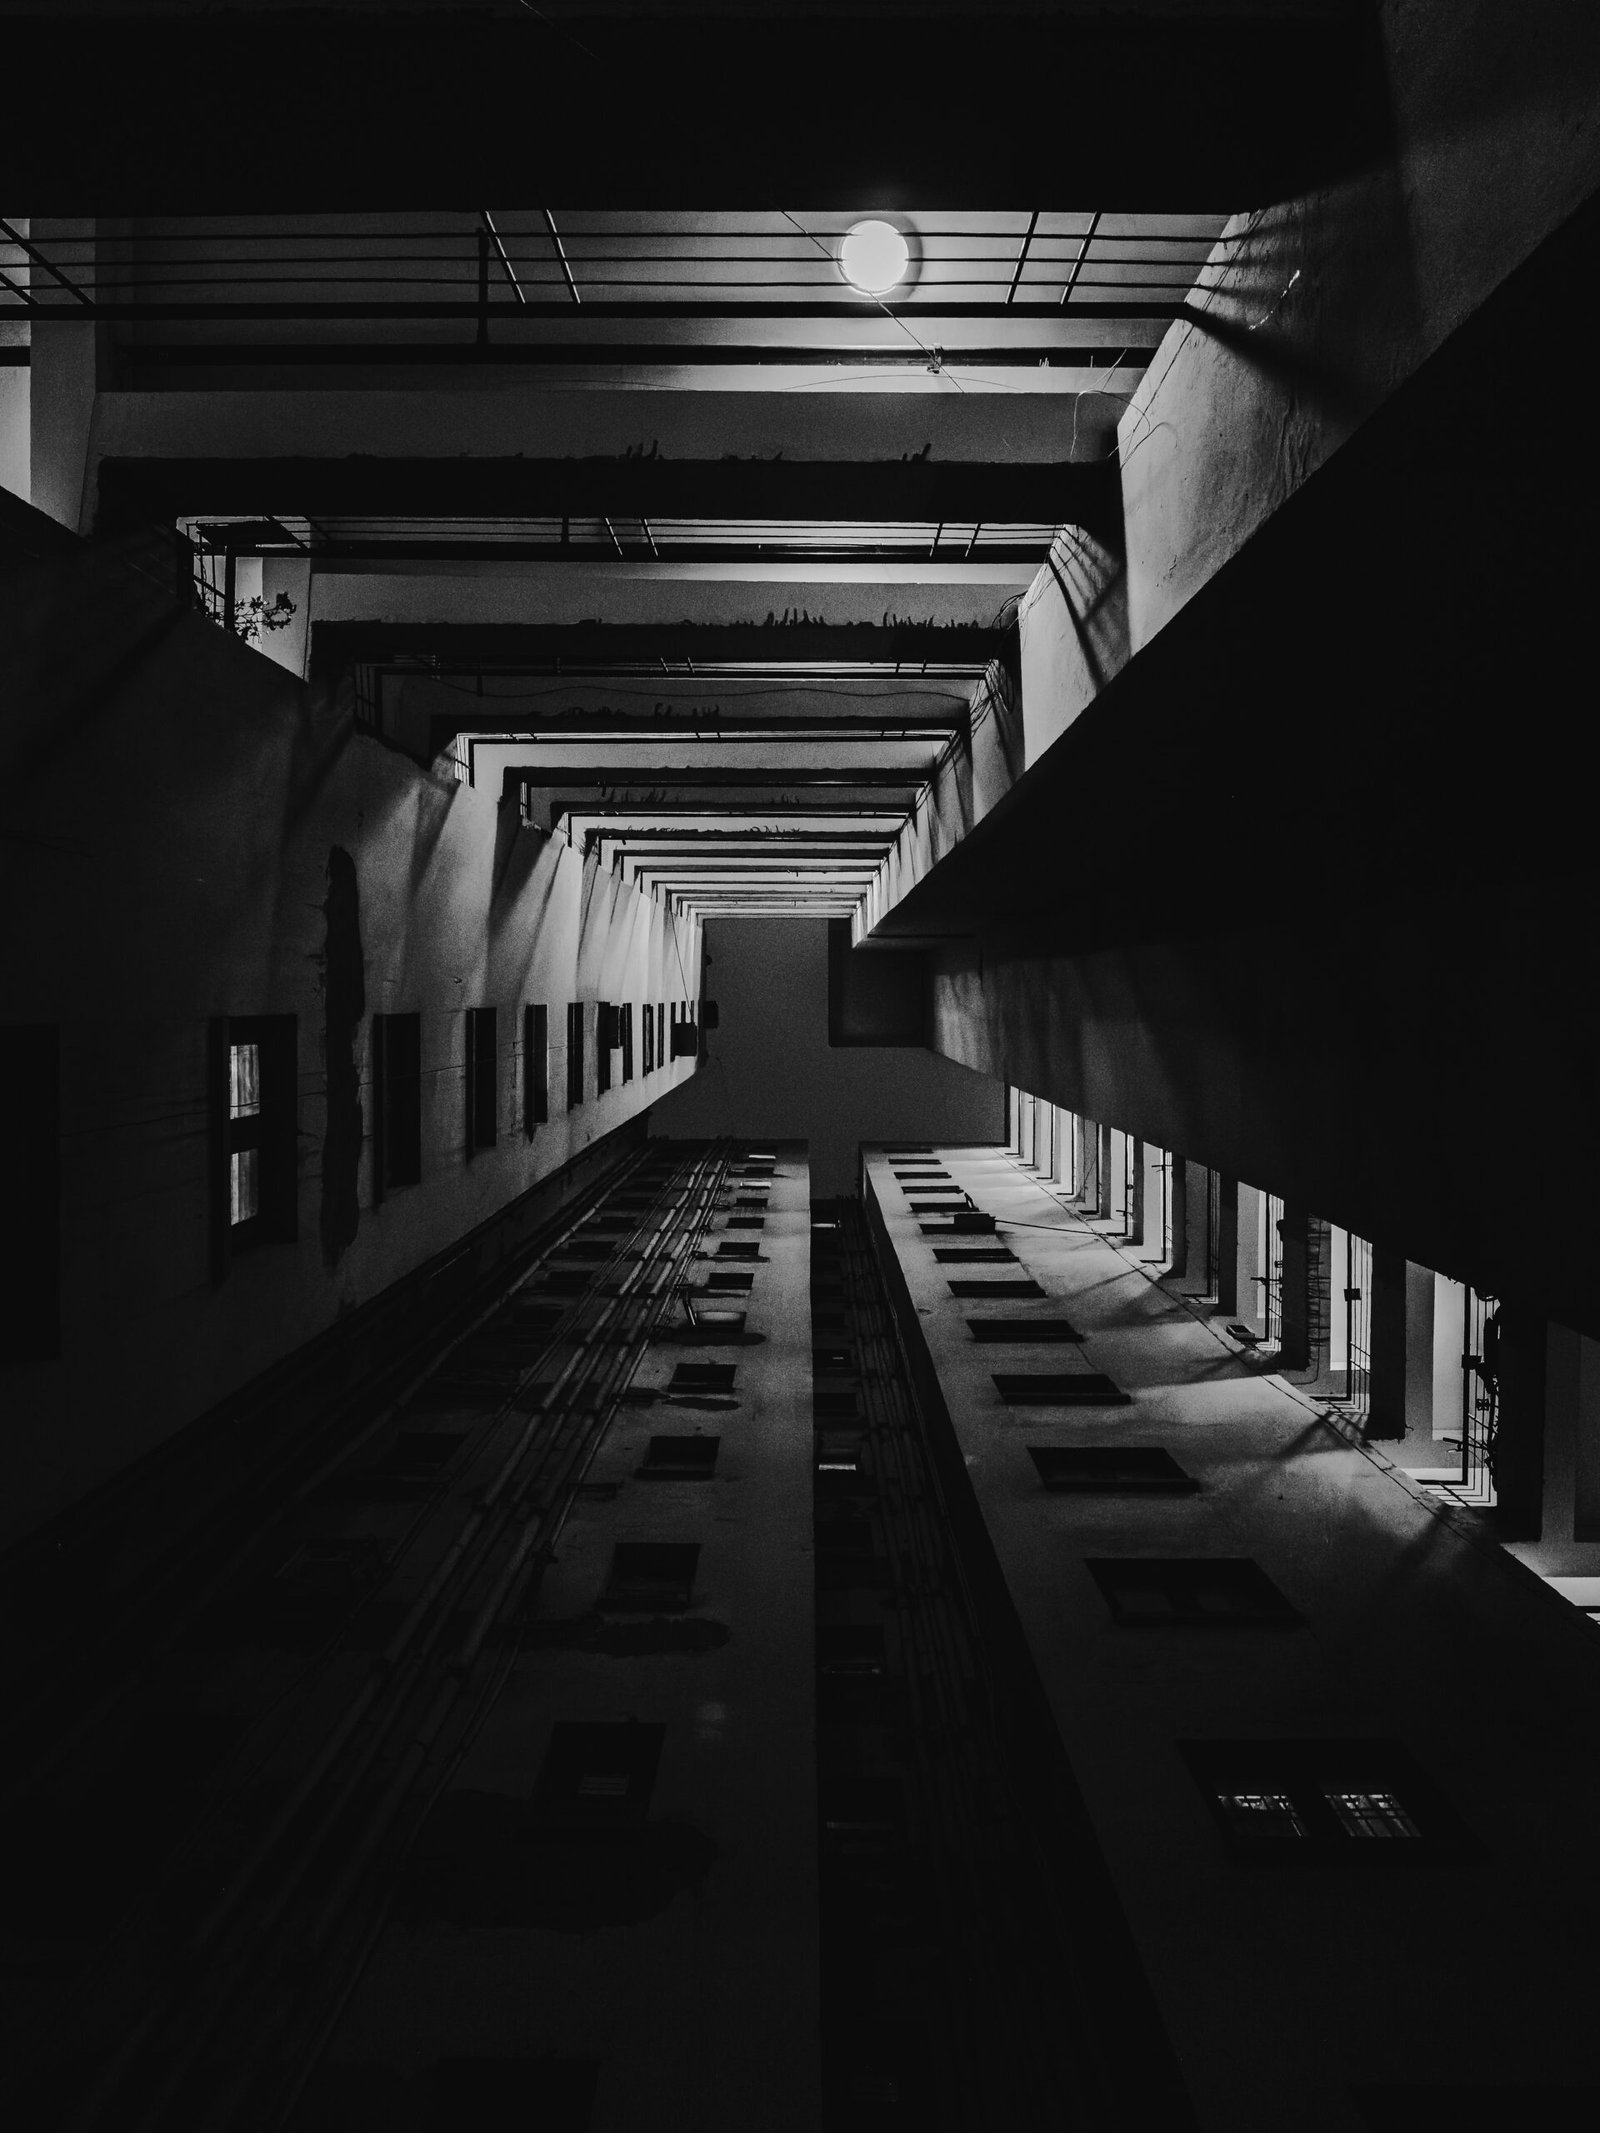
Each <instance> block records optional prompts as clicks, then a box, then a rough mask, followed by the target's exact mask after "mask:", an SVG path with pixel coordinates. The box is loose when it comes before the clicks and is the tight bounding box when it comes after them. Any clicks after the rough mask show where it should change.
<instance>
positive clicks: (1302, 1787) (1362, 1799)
mask: <svg viewBox="0 0 1600 2133" xmlns="http://www.w3.org/2000/svg"><path fill="white" fill-rule="evenodd" d="M1179 1748H1180V1752H1181V1754H1182V1755H1183V1758H1184V1760H1185V1762H1186V1763H1187V1764H1188V1765H1189V1768H1190V1771H1191V1772H1192V1774H1193V1776H1194V1778H1195V1781H1196V1782H1197V1784H1198V1785H1199V1787H1200V1789H1201V1791H1202V1793H1203V1794H1204V1795H1205V1798H1206V1801H1207V1804H1208V1805H1209V1806H1210V1808H1211V1811H1212V1813H1213V1815H1214V1816H1215V1817H1216V1819H1217V1822H1218V1824H1219V1825H1220V1827H1221V1829H1222V1833H1223V1836H1224V1838H1225V1840H1226V1842H1227V1845H1228V1848H1229V1849H1230V1850H1231V1851H1234V1852H1236V1853H1238V1854H1239V1855H1240V1856H1241V1857H1254V1858H1262V1857H1278V1858H1282V1857H1285V1856H1289V1857H1301V1858H1307V1857H1314V1856H1316V1855H1318V1854H1321V1855H1322V1856H1323V1857H1328V1856H1336V1857H1338V1858H1340V1859H1341V1860H1349V1861H1351V1862H1352V1863H1355V1862H1356V1861H1358V1860H1361V1861H1371V1862H1372V1863H1374V1864H1376V1863H1378V1862H1380V1861H1383V1860H1403V1859H1406V1858H1410V1859H1413V1860H1423V1859H1427V1858H1429V1857H1433V1858H1443V1857H1444V1856H1445V1855H1446V1853H1447V1852H1450V1851H1452V1850H1453V1849H1458V1848H1459V1847H1460V1846H1461V1844H1462V1843H1463V1841H1464V1839H1465V1834H1466V1833H1465V1831H1464V1830H1463V1829H1462V1827H1461V1824H1460V1822H1459V1821H1458V1820H1457V1818H1456V1816H1455V1814H1454V1812H1453V1811H1452V1810H1451V1808H1450V1807H1449V1806H1448V1805H1447V1804H1446V1803H1445V1801H1444V1800H1443V1799H1442V1798H1441V1797H1440V1796H1439V1794H1438V1793H1436V1792H1435V1791H1434V1789H1433V1786H1432V1785H1431V1784H1430V1783H1429V1781H1428V1780H1427V1778H1426V1777H1425V1776H1424V1775H1423V1773H1422V1772H1421V1771H1420V1770H1419V1769H1418V1768H1417V1766H1416V1765H1415V1764H1414V1763H1413V1762H1412V1760H1411V1758H1410V1756H1409V1755H1408V1754H1407V1753H1406V1751H1405V1750H1404V1749H1403V1748H1402V1747H1401V1746H1400V1744H1399V1743H1398V1742H1397V1741H1382V1740H1376V1741H1375V1740H1292V1741H1264V1740H1250V1741H1184V1742H1180V1744H1179Z"/></svg>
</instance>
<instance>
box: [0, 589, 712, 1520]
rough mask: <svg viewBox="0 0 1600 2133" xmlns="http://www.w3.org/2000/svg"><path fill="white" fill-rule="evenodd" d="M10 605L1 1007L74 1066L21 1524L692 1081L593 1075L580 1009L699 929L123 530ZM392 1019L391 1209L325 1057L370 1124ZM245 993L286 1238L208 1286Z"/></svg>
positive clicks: (676, 1069) (14, 1464) (634, 983)
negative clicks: (491, 1088) (286, 1176)
mask: <svg viewBox="0 0 1600 2133" xmlns="http://www.w3.org/2000/svg"><path fill="white" fill-rule="evenodd" d="M0 606H3V611H4V616H5V626H4V631H3V645H4V649H3V653H0V657H3V661H4V681H3V693H4V696H5V700H6V702H7V705H8V713H9V716H8V722H7V726H6V730H5V736H4V743H3V749H4V784H3V788H0V789H3V792H4V802H3V805H4V808H5V816H6V821H5V831H6V834H5V839H4V859H3V861H0V865H3V868H4V887H3V892H0V902H3V908H4V910H5V913H6V927H7V934H8V939H7V944H6V954H5V961H6V971H7V991H6V999H5V1010H4V1011H5V1017H6V1019H7V1020H8V1021H13V1022H30V1021H42V1022H55V1023H59V1024H60V1025H61V1057H62V1084H63V1085H62V1147H63V1175H62V1202H63V1204H62V1286H63V1352H62V1355H61V1358H60V1360H59V1361H57V1362H51V1363H41V1364H36V1365H32V1366H28V1367H17V1366H15V1365H12V1366H11V1367H9V1368H7V1369H6V1373H5V1374H6V1380H7V1382H6V1386H5V1404H6V1407H7V1410H8V1419H9V1422H10V1428H11V1436H10V1446H9V1458H10V1467H9V1478H10V1483H11V1487H10V1490H9V1492H8V1498H7V1506H6V1512H5V1530H6V1531H7V1532H9V1533H16V1532H18V1531H22V1530H25V1529H26V1528H27V1527H28V1526H30V1525H31V1524H33V1523H34V1522H36V1521H37V1520H38V1519H39V1518H40V1517H42V1516H44V1515H46V1514H47V1513H48V1512H50V1511H51V1510H53V1509H55V1508H57V1507H59V1506H60V1505H62V1504H63V1503H65V1502H67V1501H70V1500H71V1499H72V1498H73V1497H74V1496H75V1495H77V1494H78V1493H80V1492H81V1491H82V1490H84V1489H85V1488H87V1487H89V1486H90V1485H92V1484H93V1483H95V1482H97V1481H98V1480H100V1479H102V1478H103V1477H104V1476H106V1475H107V1474H109V1473H111V1472H112V1471H114V1470H115V1469H116V1468H117V1467H119V1466H120V1465H122V1464H123V1463H125V1462H126V1461H127V1460H129V1459H130V1458H132V1457H134V1456H136V1455H137V1454H138V1453H140V1452H142V1451H144V1450H146V1449H148V1448H149V1447H151V1446H153V1445H155V1444H156V1443H158V1442H160V1441H161V1440H162V1439H164V1438H165V1437H167V1436H168V1435H170V1434H171V1433H172V1432H173V1431H175V1430H177V1429H178V1428H180V1427H181V1426H182V1425H183V1424H185V1423H186V1422H188V1421H189V1420H191V1419H192V1418H194V1417H196V1416H197V1415H199V1414H201V1413H203V1412H205V1411H207V1410H208V1409H209V1408H211V1407H212V1406H213V1405H214V1404H215V1403H216V1402H217V1401H219V1400H220V1399H222V1398H223V1397H224V1396H225V1395H227V1394H228V1393H230V1392H231V1391H233V1390H234V1389H236V1388H238V1387H240V1386H241V1385H243V1384H245V1383H247V1382H248V1381H249V1380H250V1379H251V1378H252V1376H254V1375H255V1374H256V1373H258V1372H259V1371H261V1370H262V1369H263V1368H264V1367H265V1366H266V1365H268V1364H269V1363H271V1362H273V1361H275V1360H276V1359H277V1358H279V1357H281V1356H283V1355H285V1354H287V1353H289V1352H291V1351H292V1350H293V1349H294V1348H296V1347H297V1346H299V1345H300V1344H301V1343H303V1342H304V1341H306V1340H307V1339H309V1338H310V1337H311V1336H312V1335H314V1334H316V1333H318V1332H319V1331H321V1330H322V1329H324V1328H325V1327H327V1326H329V1325H330V1324H332V1323H333V1322H334V1321H335V1319H336V1318H337V1317H338V1316H339V1315H340V1313H341V1312H344V1311H346V1310H348V1309H350V1308H351V1307H353V1306H354V1305H357V1304H359V1303H362V1302H364V1301H366V1300H367V1299H369V1298H371V1297H373V1296H375V1295H376V1294H378V1293H379V1292H380V1291H382V1290H383V1289H384V1288H385V1287H386V1286H387V1285H388V1284H389V1283H391V1282H393V1281H394V1280H396V1279H397V1278H398V1277H399V1276H401V1275H402V1274H404V1273H406V1272H408V1271H409V1270H411V1269H412V1268H414V1267H416V1266H418V1265H419V1264H420V1263H421V1262H422V1261H424V1260H426V1259H427V1258H429V1257H430V1256H431V1255H433V1254H435V1253H437V1252H439V1251H441V1250H442V1249H444V1248H445V1247H447V1246H448V1245H450V1244H451V1243H452V1242H454V1240H455V1239H457V1238H458V1237H460V1236H461V1235H463V1234H464V1233H465V1232H466V1231H467V1230H469V1229H471V1228H472V1227H473V1226H474V1225H475V1224H478V1223H480V1222H482V1221H484V1220H485V1219H486V1218H487V1217H489V1216H490V1215H492V1214H493V1213H495V1212H496V1211H497V1210H498V1209H499V1208H501V1207H503V1206H504V1205H505V1204H506V1203H507V1202H508V1201H509V1200H511V1199H512V1198H513V1197H515V1196H516V1195H517V1194H518V1193H520V1192H522V1191H524V1190H525V1189H526V1188H528V1187H529V1186H531V1185H532V1184H533V1183H535V1182H536V1181H537V1180H538V1179H540V1178H542V1177H544V1176H546V1175H548V1174H549V1173H550V1172H551V1171H552V1170H554V1169H556V1168H557V1167H559V1166H560V1165H561V1164H562V1163H563V1162H564V1161H565V1160H566V1159H567V1158H568V1157H569V1155H571V1154H573V1153H574V1152H576V1151H577V1150H579V1149H581V1148H583V1147H584V1146H585V1145H587V1144H588V1143H590V1142H592V1141H593V1140H595V1139H596V1138H598V1137H599V1136H601V1135H603V1134H605V1133H607V1132H608V1131H610V1130H611V1129H612V1128H614V1127H616V1126H618V1125H620V1124H621V1123H622V1122H623V1121H624V1120H626V1119H627V1118H629V1117H631V1116H633V1115H635V1114H636V1113H637V1112H638V1111H639V1110H640V1109H641V1108H642V1107H643V1106H645V1105H646V1104H648V1102H649V1101H650V1100H651V1099H652V1098H653V1097H654V1096H655V1095H656V1094H657V1093H658V1092H662V1091H665V1090H666V1089H668V1088H671V1087H672V1086H674V1085H676V1084H679V1083H682V1082H683V1081H685V1080H687V1079H688V1078H689V1077H690V1075H691V1074H692V1073H693V1071H694V1064H695V1063H694V1062H693V1061H692V1060H678V1061H675V1062H671V1063H669V1064H668V1065H667V1066H666V1067H664V1068H662V1069H659V1070H658V1071H657V1072H656V1073H655V1074H654V1075H652V1076H651V1077H649V1078H648V1079H645V1078H642V1076H640V1077H638V1078H635V1079H634V1080H633V1081H632V1082H631V1083H629V1084H626V1085H623V1084H622V1083H621V1082H620V1075H619V1077H618V1079H617V1081H616V1083H615V1085H614V1086H613V1087H612V1088H611V1089H610V1091H609V1092H608V1093H606V1094H605V1095H603V1096H599V1097H596V1095H595V1071H594V1057H593V1033H594V1028H595V1015H594V1003H595V1001H596V1000H598V999H607V1000H612V1001H619V1002H620V1001H627V1000H632V1001H635V1002H638V1003H643V1002H644V1001H647V1000H666V999H676V998H679V997H681V996H682V995H683V994H684V992H685V990H687V991H689V992H690V993H692V992H693V991H694V990H695V989H696V988H697V982H698V970H699V954H700V941H699V934H698V930H697V929H696V928H695V927H694V926H693V925H692V924H688V923H684V922H680V924H679V926H678V929H677V933H678V938H677V942H676V947H674V944H673V941H672V938H671V933H670V929H669V927H668V923H667V921H666V919H665V918H664V916H663V913H662V911H661V910H660V908H659V907H658V906H657V905H656V904H655V903H653V902H652V901H651V900H649V899H648V898H644V897H641V896H640V895H639V894H637V892H635V891H634V890H632V889H628V888H625V887H623V886H622V884H621V883H620V882H618V881H616V880H615V879H613V878H611V877H609V876H605V877H603V876H601V875H600V874H599V872H598V870H597V869H596V868H595V867H594V866H593V865H586V864H585V863H584V861H583V860H582V859H581V857H580V856H579V855H577V854H575V853H573V852H572V851H570V850H569V849H568V848H567V846H566V844H565V842H564V840H555V839H551V838H549V837H547V836H545V835H543V834H542V833H540V832H537V831H533V830H528V829H524V828H523V827H521V825H520V823H519V822H518V820H517V818H516V815H515V811H514V810H512V809H502V808H501V807H500V806H499V805H498V795H497V794H494V793H490V792H486V791H482V790H477V791H475V790H473V789H471V788H469V787H467V786H464V785H458V784H456V783H454V782H453V781H447V780H445V779H443V778H441V777H439V776H436V775H433V774H430V773H428V772H426V771H423V770H420V769H419V768H418V767H417V766H416V765H415V764H414V763H412V762H411V761H410V760H409V759H407V758H405V757H403V756H400V755H398V754H396V753H394V752H392V751H390V750H388V749H386V748H384V747H383V746H381V745H380V744H379V743H378V742H376V741H374V740H371V739H368V738H366V737H364V736H362V735H359V734H358V733H356V732H355V730H354V729H353V727H352V725H351V723H350V720H349V718H348V716H347V715H346V714H345V713H343V712H342V711H341V710H339V709H338V708H337V707H336V706H335V704H334V702H333V701H332V700H331V699H330V698H328V697H326V696H314V695H313V693H312V691H311V690H310V689H308V688H307V686H306V685H305V684H304V683H302V682H300V681H299V680H298V679H297V678H295V677H294V676H293V675H291V674H289V673H286V672H285V671H284V670H283V669H282V668H281V667H280V666H278V665H277V664H275V663H274V662H273V661H271V660H269V659H267V658H264V657H262V656H261V655H260V654H259V653H257V652H254V651H252V650H250V649H248V648H247V647H245V646H244V645H243V644H241V643H239V642H238V641H237V640H235V639H233V638H230V637H229V636H228V635H226V634H225V633H224V632H223V631H222V630H221V629H220V628H218V627H217V626H216V625H214V624H212V623H210V622H208V621H207V620H205V619H204V618H203V617H202V616H200V615H198V614H196V613H194V612H193V611H192V610H186V609H185V608H184V607H183V606H182V605H180V604H179V603H178V602H177V601H176V600H174V599H173V598H172V597H171V596H170V594H169V593H168V592H166V591H165V590H164V589H163V588H162V587H161V586H160V585H159V584H158V583H156V582H155V580H154V579H153V578H151V577H149V576H146V575H145V574H143V572H142V571H141V570H139V569H137V568H134V567H130V566H129V565H127V564H125V563H124V562H122V561H120V560H118V559H117V557H116V556H114V555H111V554H108V553H106V552H104V551H92V550H88V549H85V550H83V551H81V552H79V553H77V554H75V555H73V556H71V557H69V558H67V559H66V560H65V561H63V562H62V563H60V564H58V565H51V566H48V567H35V568H32V569H30V570H27V571H24V572H19V573H17V574H15V575H13V576H12V577H10V578H9V579H8V580H7V581H6V582H5V583H4V585H3V586H0ZM680 957H681V962H682V967H683V970H684V972H685V973H686V977H687V985H686V984H685V980H684V978H682V977H680V975H679V963H680ZM574 1000H582V1001H585V1002H587V1003H588V1006H589V1014H588V1024H587V1034H588V1041H587V1044H586V1050H587V1052H588V1058H587V1060H586V1065H585V1087H586V1095H587V1100H586V1101H585V1103H584V1104H583V1105H582V1107H581V1108H580V1109H578V1110H575V1111H573V1112H572V1113H570V1114H569V1113H568V1112H567V1110H566V1109H565V1103H564V1094H565V1061H564V1044H565V1034H566V1012H565V1010H566V1006H567V1003H568V1002H569V1001H574ZM540 1001H543V1002H544V1003H545V1004H546V1006H547V1008H548V1011H549V1031H550V1047H551V1059H550V1113H551V1115H550V1119H549V1122H548V1124H547V1125H541V1126H540V1127H539V1128H538V1129H537V1131H536V1133H535V1135H534V1137H533V1138H532V1139H531V1140H529V1139H528V1138H526V1137H525V1135H524V1131H523V1124H522V1086H521V1039H522V1014H521V1010H522V1007H523V1005H524V1004H525V1003H528V1004H532V1003H537V1002H540ZM489 1005H493V1006H495V1007H497V1009H498V1010H499V1022H498V1040H499V1044H498V1049H499V1057H498V1063H497V1092H498V1093H497V1112H498V1142H497V1145H496V1146H494V1147H492V1148H479V1149H476V1150H474V1151H473V1152H471V1153H470V1154H469V1152H468V1150H467V1147H466V1120H465V1090H464V1083H463V1067H464V1061H465V1012H464V1011H465V1010H466V1009H467V1008H469V1007H476V1006H489ZM400 1011H405V1012H412V1011H416V1012H420V1014H421V1016H422V1053H423V1073H424V1095H423V1176H422V1182H421V1183H420V1184H419V1185H416V1186H412V1187H408V1188H402V1189H399V1190H394V1191H391V1192H390V1193H389V1194H388V1195H387V1196H386V1197H385V1198H384V1199H383V1201H382V1204H381V1205H377V1206H375V1205H374V1204H373V1190H372V1159H371V1146H370V1139H363V1140H361V1141H360V1142H359V1145H353V1144H352V1143H351V1141H350V1140H349V1139H341V1136H340V1128H339V1125H338V1123H337V1121H335V1123H334V1124H333V1125H332V1127H330V1119H329V1106H328V1102H327V1088H328V1075H329V1070H330V1067H332V1068H334V1069H335V1070H336V1071H337V1070H338V1069H339V1068H340V1067H341V1066H342V1068H343V1072H344V1075H345V1077H346V1079H347V1085H348V1086H349V1088H350V1090H351V1091H352V1093H354V1094H358V1095H359V1098H360V1101H361V1103H362V1107H363V1118H362V1125H361V1131H362V1133H364V1134H366V1135H368V1136H370V1130H371V1116H370V1091H369V1082H370V1063H371V1046H370V1022H369V1018H370V1016H371V1015H372V1014H373V1013H381V1012H400ZM253 1014H294V1015H296V1016H297V1017H298V1065H299V1103H298V1138H299V1148H298V1231H299V1234H298V1241H297V1242H295V1243H292V1244H291V1243H285V1244H272V1245H262V1246H259V1247H257V1248H255V1249H254V1250H252V1251H250V1252H248V1253H241V1254H240V1255H239V1256H238V1258H237V1259H236V1261H235V1263H234V1265H233V1266H232V1268H231V1270H230V1271H229V1272H228V1273H227V1275H226V1276H225V1278H223V1279H222V1280H221V1281H220V1283H218V1282H216V1281H215V1280H214V1279H213V1275H212V1270H211V1265H210V1252H209V1244H210V1238H209V1224H208V1186H209V1176H210V1171H209V1160H210V1158H209V1145H208V1125H209V1112H208V1102H207V1079H206V1075H207V1026H208V1018H210V1017H213V1016H217V1015H253ZM352 1017H353V1019H352ZM637 1022H638V1017H637V1016H636V1040H637ZM617 1056H618V1055H615V1054H613V1061H614V1063H615V1062H616V1060H617ZM635 1057H636V1066H637V1065H642V1059H641V1057H640V1054H639V1052H638V1050H637V1041H636V1054H635ZM352 1071H353V1075H354V1079H350V1078H349V1077H350V1076H351V1075H352ZM346 1115H347V1116H348V1112H347V1114H346Z"/></svg>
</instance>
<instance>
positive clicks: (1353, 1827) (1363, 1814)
mask: <svg viewBox="0 0 1600 2133" xmlns="http://www.w3.org/2000/svg"><path fill="white" fill-rule="evenodd" d="M1322 1797H1323V1798H1324V1799H1325V1800H1326V1801H1327V1803H1328V1805H1329V1807H1331V1808H1332V1810H1333V1813H1334V1817H1335V1819H1336V1820H1337V1822H1338V1824H1339V1827H1340V1828H1341V1829H1342V1830H1343V1831H1344V1833H1345V1835H1346V1836H1347V1837H1359V1838H1370V1837H1377V1838H1395V1837H1399V1838H1407V1837H1413V1838H1414V1837H1420V1836H1421V1835H1422V1832H1421V1830H1420V1829H1418V1827H1417V1825H1416V1823H1415V1822H1413V1821H1412V1819H1411V1817H1410V1815H1408V1814H1407V1813H1406V1811H1405V1809H1404V1808H1403V1807H1402V1806H1401V1804H1400V1802H1399V1801H1398V1800H1397V1799H1396V1798H1395V1796H1394V1794H1393V1793H1392V1792H1324V1793H1323V1795H1322Z"/></svg>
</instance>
